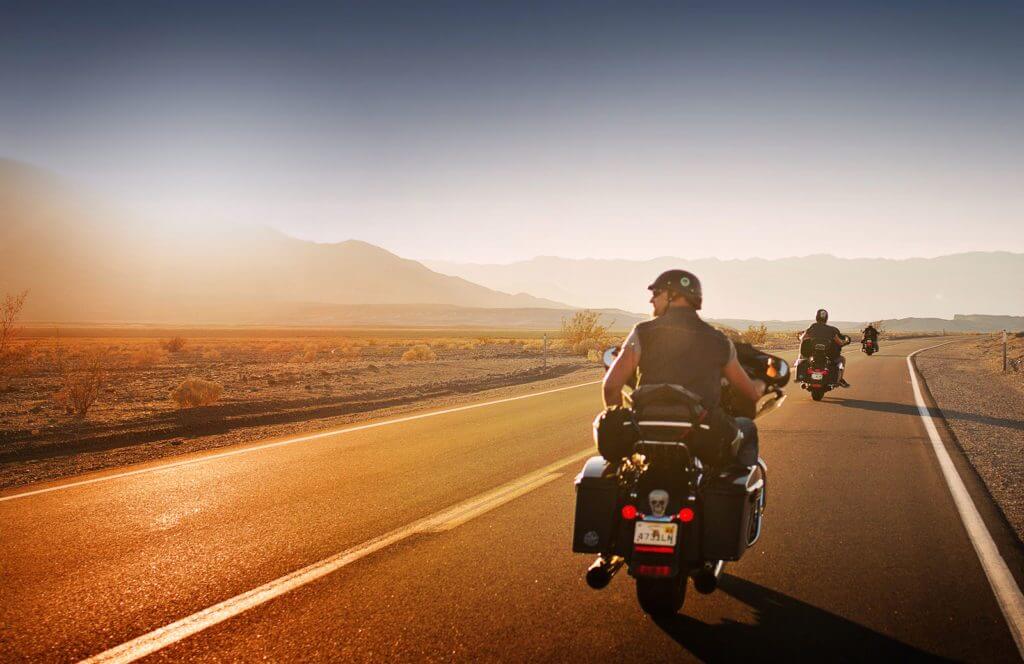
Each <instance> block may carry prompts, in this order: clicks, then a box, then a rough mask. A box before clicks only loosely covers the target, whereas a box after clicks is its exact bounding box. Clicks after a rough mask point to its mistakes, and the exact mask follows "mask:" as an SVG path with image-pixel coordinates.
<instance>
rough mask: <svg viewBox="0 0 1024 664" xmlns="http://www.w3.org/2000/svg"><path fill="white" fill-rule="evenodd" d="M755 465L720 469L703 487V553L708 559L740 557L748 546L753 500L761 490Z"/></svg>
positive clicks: (752, 515)
mask: <svg viewBox="0 0 1024 664" xmlns="http://www.w3.org/2000/svg"><path fill="white" fill-rule="evenodd" d="M755 469H756V466H752V467H751V468H749V469H747V468H741V469H737V470H731V471H727V472H724V473H722V474H721V475H719V476H718V477H715V478H712V479H710V480H709V481H708V483H707V484H706V485H705V487H704V492H703V497H704V519H703V529H704V537H703V540H702V543H703V549H704V551H703V553H704V557H705V558H707V559H709V560H739V559H740V557H741V556H742V555H743V554H744V553H745V552H746V550H747V542H748V538H749V536H750V530H751V521H752V520H753V518H754V504H755V502H756V501H757V500H758V498H759V497H760V491H762V490H763V486H764V485H763V483H762V482H761V481H760V475H758V476H757V477H756V478H755V475H754V473H755Z"/></svg>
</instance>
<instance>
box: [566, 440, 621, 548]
mask: <svg viewBox="0 0 1024 664" xmlns="http://www.w3.org/2000/svg"><path fill="white" fill-rule="evenodd" d="M618 516H619V514H618V480H617V478H616V476H615V466H614V465H613V464H611V463H608V462H607V461H605V460H604V458H603V457H599V456H594V457H590V459H588V460H587V463H586V465H584V466H583V470H581V471H580V474H579V475H577V476H576V516H575V520H574V522H573V530H572V550H573V551H574V552H576V553H607V552H610V550H611V544H612V537H613V534H614V531H615V527H616V526H617V524H618Z"/></svg>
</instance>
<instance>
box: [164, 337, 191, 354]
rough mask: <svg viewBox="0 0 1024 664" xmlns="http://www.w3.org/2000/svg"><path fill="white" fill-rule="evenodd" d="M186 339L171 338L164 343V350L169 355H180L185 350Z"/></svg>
mask: <svg viewBox="0 0 1024 664" xmlns="http://www.w3.org/2000/svg"><path fill="white" fill-rule="evenodd" d="M185 343H186V342H185V337H171V338H170V339H168V340H167V341H165V342H164V350H166V351H167V352H168V353H180V352H181V351H182V350H184V349H185Z"/></svg>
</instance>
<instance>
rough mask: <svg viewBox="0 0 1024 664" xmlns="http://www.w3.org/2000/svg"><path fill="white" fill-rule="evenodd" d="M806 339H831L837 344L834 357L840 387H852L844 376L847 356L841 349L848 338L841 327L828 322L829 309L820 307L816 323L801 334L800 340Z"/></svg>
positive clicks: (816, 314) (815, 317)
mask: <svg viewBox="0 0 1024 664" xmlns="http://www.w3.org/2000/svg"><path fill="white" fill-rule="evenodd" d="M804 339H815V340H820V341H831V342H832V343H833V344H835V346H834V347H833V349H832V351H833V353H832V354H833V355H834V358H833V359H834V361H835V363H836V368H838V369H839V381H838V384H839V386H840V387H850V384H849V383H847V382H846V380H845V379H844V378H843V372H844V371H845V369H846V358H845V357H843V354H842V352H841V349H842V347H843V346H845V345H846V340H845V339H844V338H843V333H842V332H840V331H839V328H837V327H835V326H832V325H829V324H828V311H826V310H825V309H818V311H817V313H815V315H814V323H812V324H811V326H810V327H808V328H807V329H806V330H804V333H803V334H801V335H800V341H803V340H804Z"/></svg>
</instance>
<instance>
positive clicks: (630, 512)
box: [622, 505, 636, 521]
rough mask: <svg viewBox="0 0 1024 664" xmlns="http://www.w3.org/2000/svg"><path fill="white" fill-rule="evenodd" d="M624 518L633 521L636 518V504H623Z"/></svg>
mask: <svg viewBox="0 0 1024 664" xmlns="http://www.w3.org/2000/svg"><path fill="white" fill-rule="evenodd" d="M622 518H623V519H626V520H627V521H632V520H633V519H635V518H636V505H623V506H622Z"/></svg>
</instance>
